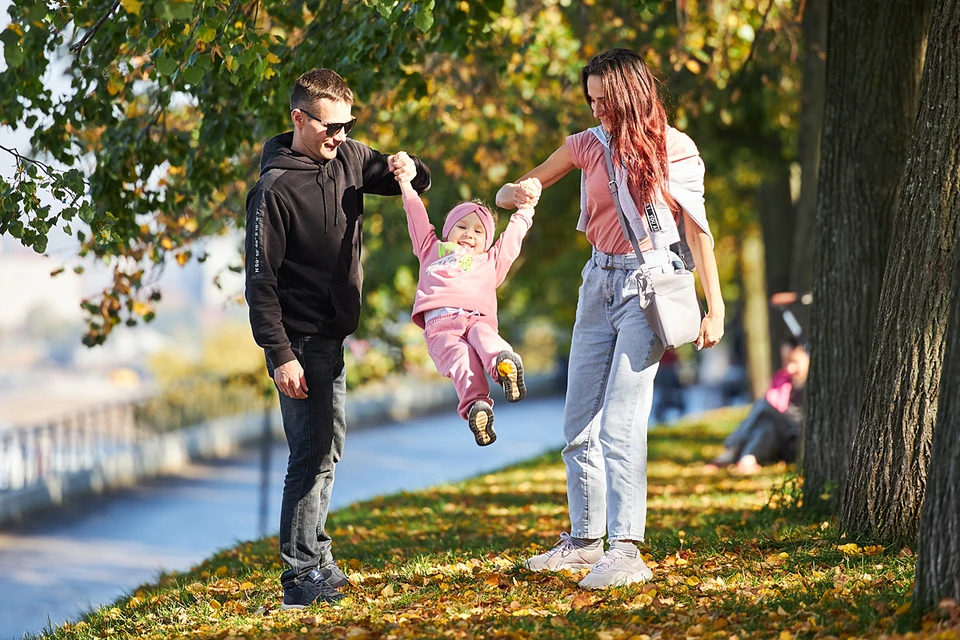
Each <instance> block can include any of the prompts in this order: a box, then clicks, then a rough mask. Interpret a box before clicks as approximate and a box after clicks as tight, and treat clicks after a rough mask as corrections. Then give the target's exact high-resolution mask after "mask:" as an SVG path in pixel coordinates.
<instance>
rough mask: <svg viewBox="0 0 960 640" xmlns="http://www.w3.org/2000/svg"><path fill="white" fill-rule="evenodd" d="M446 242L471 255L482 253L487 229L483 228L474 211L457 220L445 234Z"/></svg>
mask: <svg viewBox="0 0 960 640" xmlns="http://www.w3.org/2000/svg"><path fill="white" fill-rule="evenodd" d="M447 242H453V243H454V244H456V245H458V246H460V247H461V248H462V249H464V250H465V251H466V252H467V253H470V254H473V255H476V254H479V253H483V252H484V247H486V246H487V230H486V229H484V228H483V222H481V221H480V216H478V215H477V213H476V212H474V213H471V214H468V215H465V216H464V217H463V218H461V219H460V220H457V222H456V224H454V225H453V229H451V230H450V233H449V234H447Z"/></svg>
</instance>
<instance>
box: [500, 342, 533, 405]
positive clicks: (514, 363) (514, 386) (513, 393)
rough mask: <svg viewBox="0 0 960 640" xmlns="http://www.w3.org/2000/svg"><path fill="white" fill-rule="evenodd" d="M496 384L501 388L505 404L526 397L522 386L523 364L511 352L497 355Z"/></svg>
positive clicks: (525, 388)
mask: <svg viewBox="0 0 960 640" xmlns="http://www.w3.org/2000/svg"><path fill="white" fill-rule="evenodd" d="M496 369H497V382H499V383H500V385H501V386H502V387H503V394H504V395H505V396H507V402H520V401H521V400H523V399H524V398H525V397H526V395H527V387H526V385H525V384H523V362H522V361H521V360H520V356H519V355H517V354H516V353H514V352H513V351H501V352H500V353H499V355H497V366H496Z"/></svg>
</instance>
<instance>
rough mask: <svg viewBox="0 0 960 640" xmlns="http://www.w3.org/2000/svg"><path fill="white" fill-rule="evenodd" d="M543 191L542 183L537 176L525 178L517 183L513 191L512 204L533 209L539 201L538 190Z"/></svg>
mask: <svg viewBox="0 0 960 640" xmlns="http://www.w3.org/2000/svg"><path fill="white" fill-rule="evenodd" d="M541 191H543V185H541V184H540V180H538V179H537V178H527V179H526V180H521V181H520V182H518V183H517V188H516V189H515V190H514V192H513V204H514V205H515V206H516V207H517V208H518V209H520V208H529V209H533V208H534V207H536V206H537V203H538V202H540V192H541Z"/></svg>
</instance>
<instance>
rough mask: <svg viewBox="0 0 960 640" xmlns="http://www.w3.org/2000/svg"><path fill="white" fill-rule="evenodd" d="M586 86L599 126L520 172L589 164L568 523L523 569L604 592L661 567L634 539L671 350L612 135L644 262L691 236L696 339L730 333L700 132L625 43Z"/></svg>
mask: <svg viewBox="0 0 960 640" xmlns="http://www.w3.org/2000/svg"><path fill="white" fill-rule="evenodd" d="M580 83H581V85H582V87H583V93H584V97H585V98H586V100H587V104H588V105H590V108H591V109H592V111H593V115H594V117H595V118H597V119H598V120H599V121H600V126H599V127H594V128H592V129H588V130H586V131H581V132H580V133H576V134H574V135H572V136H569V137H568V138H567V139H566V142H565V144H564V145H563V146H561V147H560V148H559V149H557V150H556V151H555V152H554V153H553V154H552V155H551V156H550V157H549V158H548V159H547V160H546V161H545V162H544V163H543V164H541V165H540V166H538V167H537V168H535V169H533V170H532V171H530V172H529V173H527V174H526V175H525V176H523V177H522V178H521V179H520V180H524V179H528V178H538V179H539V180H540V182H541V183H542V185H543V187H544V188H546V187H549V186H550V185H552V184H554V183H555V182H557V181H558V180H559V179H560V178H562V177H563V176H564V175H566V174H567V173H568V172H569V171H570V170H572V169H575V168H576V169H581V170H582V179H581V215H580V223H579V224H578V229H580V230H582V231H585V232H586V235H587V239H588V240H589V241H590V244H591V245H592V246H593V254H592V256H591V258H590V260H589V261H588V262H587V264H586V266H585V267H584V269H583V273H582V274H581V275H582V277H583V284H582V285H581V287H580V291H579V299H578V302H577V319H576V323H575V325H574V329H573V338H572V342H571V346H570V361H569V372H568V382H567V389H568V391H567V402H566V406H565V407H564V437H565V439H566V443H567V445H566V447H565V448H564V450H563V460H564V463H565V464H566V468H567V500H568V504H569V509H570V520H571V525H572V526H571V532H570V533H569V534H567V533H563V534H561V539H560V542H559V544H557V546H556V547H554V548H553V549H551V550H549V551H547V552H546V553H543V554H541V555H538V556H535V557H533V558H530V559H529V560H527V562H526V566H527V568H528V569H531V570H534V571H542V570H548V571H553V570H561V569H581V568H589V569H590V573H588V574H587V576H586V577H585V578H584V579H583V580H582V581H581V582H580V586H582V587H585V588H592V589H602V588H607V587H610V586H614V585H620V584H630V583H633V582H643V581H645V580H649V579H650V578H651V575H652V574H651V572H650V569H649V568H647V567H646V565H644V563H643V559H642V558H641V557H640V554H639V551H638V549H637V546H636V544H637V543H638V542H642V541H643V537H644V530H645V525H646V510H647V505H646V496H647V480H646V475H647V473H646V468H647V421H648V419H649V415H650V408H651V404H652V402H653V379H654V376H655V375H656V372H657V365H658V362H659V359H660V356H661V355H662V354H663V347H662V345H661V344H660V342H659V340H658V339H657V338H656V336H655V335H654V333H653V331H652V330H651V328H650V326H649V324H648V323H647V320H646V318H645V317H644V315H643V312H642V311H641V310H640V307H639V304H638V302H637V299H636V296H637V282H636V279H635V277H634V276H635V274H636V272H637V270H638V269H640V268H641V267H640V264H639V262H638V261H637V258H636V256H635V255H634V253H633V250H632V248H631V245H630V243H629V241H628V240H627V239H626V238H625V237H624V235H623V232H622V230H621V227H620V224H619V220H618V217H617V210H616V208H615V205H614V202H613V197H612V196H611V194H610V189H609V187H608V183H609V182H610V176H609V174H608V171H607V165H606V161H605V159H604V146H609V148H610V149H611V151H612V156H613V164H614V166H616V167H622V168H623V169H624V170H625V171H626V173H627V178H626V180H621V181H620V182H621V183H623V182H626V188H627V189H628V190H629V194H624V193H623V191H622V190H621V197H620V200H621V202H622V203H623V201H624V199H625V198H624V196H625V195H627V196H628V197H629V198H632V204H636V205H637V209H635V211H637V210H638V211H642V212H644V213H642V214H637V219H636V220H635V221H634V222H633V223H632V224H631V226H633V227H634V230H635V233H636V234H637V236H638V237H639V238H640V250H641V251H642V252H643V256H644V266H643V267H642V268H643V269H645V270H659V271H660V272H663V271H664V269H674V268H675V267H674V262H675V261H678V260H679V257H678V256H677V255H676V254H675V253H673V252H672V251H670V250H669V248H668V247H669V246H670V244H672V242H676V241H678V240H681V241H682V240H685V244H686V246H683V244H684V243H683V242H681V247H682V249H683V253H685V257H686V259H687V261H688V264H689V259H690V257H691V254H692V259H693V262H694V265H695V266H696V268H697V269H698V270H699V271H700V279H701V283H702V284H703V289H704V293H705V294H706V298H707V303H708V309H709V312H708V313H707V314H706V316H705V317H704V318H703V320H702V322H701V325H700V334H699V337H698V338H697V340H696V347H697V348H698V349H702V348H709V347H712V346H714V345H715V344H717V342H718V341H719V340H720V338H721V337H722V335H723V315H724V306H723V299H722V298H721V295H720V282H719V279H718V277H717V264H716V260H715V258H714V255H713V237H712V236H711V235H710V230H709V227H708V225H707V223H706V216H705V213H704V210H703V163H702V162H701V160H700V156H699V153H698V151H697V148H696V145H694V144H693V141H692V140H690V138H689V137H687V136H686V135H685V134H683V133H680V132H679V131H677V130H676V129H673V128H671V127H668V126H667V120H666V113H665V112H664V109H663V105H662V104H661V102H660V99H659V96H658V95H657V87H656V82H655V80H654V77H653V75H652V74H651V72H650V70H649V69H648V68H647V66H646V65H645V64H644V62H643V59H642V58H640V56H639V55H638V54H637V53H635V52H633V51H630V50H627V49H613V50H611V51H607V52H605V53H602V54H600V55H598V56H596V57H594V58H593V59H592V60H591V61H590V63H589V64H588V65H587V66H586V67H584V69H583V70H582V71H581V74H580ZM518 182H519V181H518ZM515 191H516V183H508V184H505V185H504V186H503V187H502V188H501V189H500V191H499V192H498V193H497V205H498V206H500V207H511V206H514V196H515ZM520 200H522V197H521V198H520ZM647 203H650V204H651V205H653V206H645V205H646V204H647ZM521 205H522V202H521ZM626 209H627V205H626V204H624V210H625V211H626ZM628 219H629V218H628ZM641 221H642V224H641ZM678 228H679V229H681V230H682V231H678ZM605 533H606V534H607V536H608V539H609V541H610V548H609V550H608V551H606V552H604V546H603V540H602V538H603V535H604V534H605Z"/></svg>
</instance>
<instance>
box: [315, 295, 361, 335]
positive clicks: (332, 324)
mask: <svg viewBox="0 0 960 640" xmlns="http://www.w3.org/2000/svg"><path fill="white" fill-rule="evenodd" d="M328 295H329V301H330V310H331V315H330V317H325V318H324V320H323V332H324V333H326V334H330V335H336V336H348V335H350V334H351V333H353V332H354V331H356V330H357V326H358V325H359V324H360V290H359V289H358V288H357V287H355V286H353V285H350V284H344V285H334V286H331V287H330V288H329V289H328Z"/></svg>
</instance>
